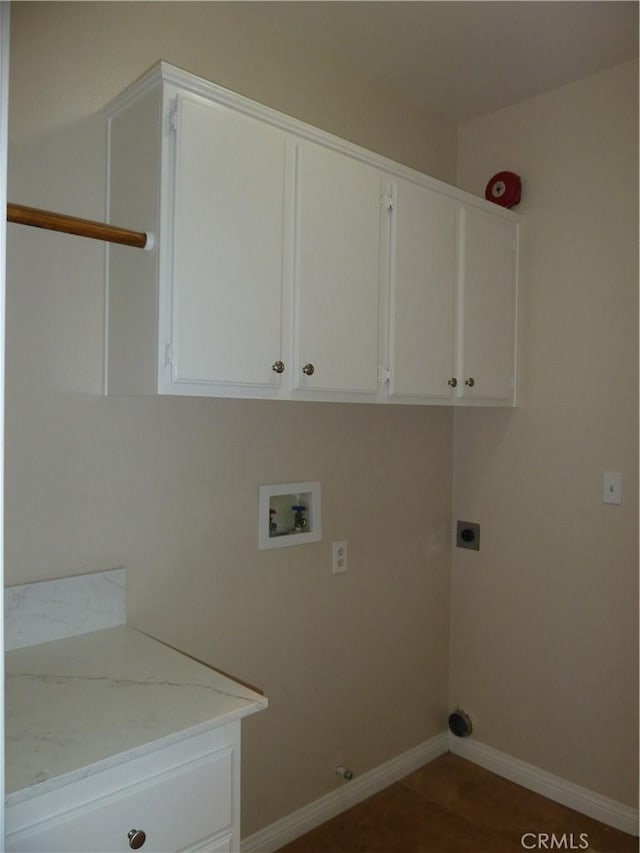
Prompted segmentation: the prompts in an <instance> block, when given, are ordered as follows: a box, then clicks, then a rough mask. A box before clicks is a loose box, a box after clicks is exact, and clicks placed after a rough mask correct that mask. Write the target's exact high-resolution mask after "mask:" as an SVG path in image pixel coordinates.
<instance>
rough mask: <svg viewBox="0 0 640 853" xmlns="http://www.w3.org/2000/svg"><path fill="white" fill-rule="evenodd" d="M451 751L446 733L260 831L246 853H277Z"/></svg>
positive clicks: (244, 848)
mask: <svg viewBox="0 0 640 853" xmlns="http://www.w3.org/2000/svg"><path fill="white" fill-rule="evenodd" d="M448 750H449V743H448V738H447V733H446V732H442V733H441V734H439V735H436V736H435V737H432V738H430V740H427V741H425V742H424V743H421V744H419V745H418V746H416V747H414V748H413V749H410V750H408V751H407V752H403V753H402V754H401V755H398V756H396V757H395V758H392V759H391V760H390V761H387V762H385V764H381V765H380V766H378V767H374V769H373V770H369V771H368V772H367V773H363V774H362V776H356V777H355V778H354V779H352V780H351V781H350V782H344V783H342V784H341V785H340V787H339V788H336V789H335V791H331V792H330V793H329V794H326V795H325V796H324V797H320V799H319V800H315V801H314V802H313V803H309V805H307V806H303V808H301V809H298V810H297V811H295V812H292V814H290V815H287V816H286V817H283V818H282V819H281V820H278V821H276V822H275V823H272V824H271V825H270V826H267V827H265V828H264V829H261V830H260V831H259V832H256V833H254V834H253V835H250V836H249V837H248V838H244V839H243V840H242V844H241V850H242V853H273V851H274V850H278V849H279V848H280V847H283V846H284V845H285V844H288V843H289V842H290V841H294V840H295V839H296V838H299V837H300V836H301V835H304V834H305V833H306V832H310V831H311V830H312V829H315V827H316V826H319V825H320V824H321V823H324V822H325V821H327V820H329V819H330V818H332V817H335V816H336V815H338V814H340V813H341V812H344V811H346V810H347V809H350V808H351V807H352V806H355V805H357V804H358V803H360V802H362V800H366V799H367V797H371V796H372V795H373V794H377V793H378V791H381V790H382V789H383V788H386V787H388V786H389V785H391V784H393V783H394V782H397V781H398V779H402V778H403V776H407V775H408V774H409V773H412V772H413V771H414V770H417V769H418V767H422V766H423V765H424V764H427V763H428V762H429V761H433V760H434V758H438V756H440V755H443V754H444V753H445V752H448Z"/></svg>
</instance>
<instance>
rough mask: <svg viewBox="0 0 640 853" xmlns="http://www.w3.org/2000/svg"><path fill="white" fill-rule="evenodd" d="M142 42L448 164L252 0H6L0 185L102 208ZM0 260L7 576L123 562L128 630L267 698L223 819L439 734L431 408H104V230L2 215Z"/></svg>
mask: <svg viewBox="0 0 640 853" xmlns="http://www.w3.org/2000/svg"><path fill="white" fill-rule="evenodd" d="M160 57H162V58H164V59H166V60H168V61H170V62H173V63H175V64H177V65H179V66H182V67H184V68H186V69H188V70H190V71H193V72H196V73H198V74H201V75H203V76H205V77H207V78H209V79H212V80H214V81H216V82H217V83H219V84H222V85H224V86H228V87H229V88H232V89H236V90H238V91H240V92H241V93H243V94H246V95H249V96H251V97H254V98H255V99H257V100H260V101H263V102H264V103H267V104H269V105H271V106H274V107H276V108H278V109H281V110H283V111H285V112H289V113H291V114H293V115H295V116H297V117H300V118H302V119H304V120H306V121H308V122H310V123H313V124H316V125H318V126H320V127H322V128H324V129H327V130H330V131H332V132H335V133H337V134H339V135H341V136H343V137H346V138H348V139H351V140H353V141H355V142H357V143H359V144H362V145H365V146H366V147H369V148H372V149H374V150H376V151H378V152H380V153H382V154H385V155H387V156H390V157H392V158H394V159H396V160H400V161H402V162H405V163H408V164H409V165H412V166H414V167H417V168H420V169H423V170H424V171H427V172H429V173H431V174H432V175H434V176H435V177H438V178H441V179H443V180H449V181H451V180H453V178H454V177H455V159H456V130H455V128H454V127H453V126H451V125H447V124H445V123H438V122H435V121H434V120H432V119H431V118H429V117H428V116H425V115H424V114H422V113H420V112H419V111H417V110H416V109H415V108H413V107H412V106H410V105H409V104H408V103H403V102H402V101H400V100H398V98H397V97H395V96H392V95H391V94H389V93H388V92H385V91H383V90H380V89H378V88H376V87H374V86H373V85H370V84H369V83H368V82H367V81H366V80H363V79H361V78H360V77H359V76H358V74H357V72H356V71H355V70H354V69H352V68H350V67H348V66H346V65H345V64H344V63H340V62H339V61H337V60H336V59H335V58H333V57H331V56H329V55H326V54H322V53H320V52H319V51H318V50H317V49H316V48H315V46H313V45H310V44H303V43H299V42H297V41H294V40H291V39H289V38H287V37H286V36H285V35H283V34H280V33H278V32H275V31H274V32H271V31H266V30H264V29H261V28H260V27H259V26H258V25H257V24H256V23H255V21H254V19H253V14H252V8H251V4H244V3H237V4H226V3H213V4H209V3H196V4H187V3H179V4H170V3H159V4H155V3H142V4H140V5H138V4H134V3H107V4H98V3H88V4H85V3H66V4H55V3H17V4H14V6H13V9H12V44H11V60H12V66H11V99H10V100H11V103H10V135H11V140H10V142H11V148H10V170H9V189H10V198H11V200H12V201H14V202H18V203H22V204H33V205H36V206H42V207H48V208H51V209H54V210H60V211H62V212H68V213H75V214H77V215H80V216H88V217H92V218H98V219H99V218H102V216H103V210H104V176H105V145H104V125H103V121H102V119H101V117H100V116H99V115H98V110H99V109H100V107H101V106H102V105H103V104H105V103H106V102H107V101H109V99H111V98H112V97H113V96H114V95H115V94H117V92H118V91H119V90H121V89H122V88H124V87H125V86H126V85H127V84H128V83H130V82H131V81H132V80H133V79H135V78H136V77H137V76H138V75H139V74H141V73H142V72H143V71H144V70H146V69H147V68H148V67H149V66H150V65H151V64H153V63H154V62H155V61H156V60H157V59H158V58H160ZM141 227H144V223H141ZM8 251H9V264H8V307H7V312H8V330H7V346H8V351H7V470H6V493H7V497H6V519H7V520H6V579H7V583H9V584H16V583H23V582H27V581H34V580H39V579H45V578H51V577H58V576H62V575H69V574H74V573H81V572H84V571H90V570H99V569H105V568H109V567H112V566H118V565H125V566H127V567H128V569H129V578H130V590H129V594H130V616H131V621H132V622H133V624H135V625H137V626H139V627H141V628H143V629H144V630H147V631H149V632H150V633H152V634H156V635H158V636H160V637H162V638H163V639H165V640H166V641H168V642H169V643H172V644H174V645H177V646H179V647H181V648H183V649H185V650H186V651H187V652H189V653H191V654H193V655H196V656H197V657H200V658H202V659H204V660H206V661H209V662H210V663H212V664H213V665H216V666H218V667H220V668H221V669H223V670H227V671H230V672H233V673H235V674H237V675H238V676H239V677H241V678H244V679H247V680H249V681H252V682H253V683H256V684H258V685H261V686H262V687H263V688H264V689H265V691H266V693H267V694H268V696H269V699H270V703H271V705H270V709H269V710H268V711H267V712H265V713H263V714H260V715H257V716H256V717H253V718H251V719H249V720H247V721H246V724H245V725H244V734H245V752H244V785H243V788H244V797H243V805H244V820H243V831H244V833H245V834H249V833H251V832H253V831H255V830H257V829H258V828H260V827H262V826H264V825H265V824H268V823H269V822H271V821H273V820H276V819H277V818H279V817H281V816H283V815H285V814H287V813H288V812H290V811H292V810H293V809H295V808H297V807H299V806H302V805H303V804H305V803H307V802H309V801H310V800H313V799H315V798H317V797H319V796H321V795H322V794H324V793H326V792H328V791H329V790H331V789H333V788H334V787H336V786H337V785H338V784H341V783H339V781H338V779H337V777H336V776H335V775H334V773H333V768H334V766H335V764H336V763H338V762H339V761H344V762H345V763H346V764H347V765H349V766H352V767H353V768H354V770H355V771H356V773H360V772H363V771H365V770H367V769H369V768H371V767H373V766H375V765H377V764H379V763H381V762H383V761H385V760H386V759H388V758H390V757H392V756H394V755H396V754H398V753H399V752H401V751H402V750H405V749H408V748H410V747H412V746H414V745H416V744H418V743H420V742H422V741H424V740H426V739H427V738H429V737H431V736H432V735H435V734H436V733H439V732H440V731H442V730H443V728H444V726H445V721H446V712H447V667H448V661H447V642H448V640H447V638H448V595H449V578H448V571H449V562H450V552H449V546H448V525H449V520H450V507H451V445H452V415H451V412H450V411H449V410H446V409H438V408H427V409H423V408H405V407H397V408H391V407H389V408H384V407H373V406H355V405H344V406H337V405H328V404H316V405H313V404H286V403H270V402H251V401H227V400H206V399H104V398H103V397H102V396H101V387H102V385H101V383H102V370H103V357H102V349H103V332H102V324H103V273H104V250H103V248H102V246H101V245H100V244H97V243H91V242H90V241H83V240H81V239H79V238H73V237H67V236H63V235H55V234H49V233H45V232H42V231H35V230H31V229H26V228H19V227H18V226H14V225H12V226H9V235H8ZM294 480H320V481H321V483H322V495H323V507H322V508H323V533H324V539H323V542H322V543H319V544H314V545H309V546H305V547H298V548H287V549H283V550H281V551H280V550H278V551H269V552H260V553H258V551H257V492H258V485H259V484H260V483H274V482H288V481H294ZM336 539H346V540H348V543H349V570H348V572H347V573H346V574H343V575H337V576H332V575H331V542H332V541H333V540H336Z"/></svg>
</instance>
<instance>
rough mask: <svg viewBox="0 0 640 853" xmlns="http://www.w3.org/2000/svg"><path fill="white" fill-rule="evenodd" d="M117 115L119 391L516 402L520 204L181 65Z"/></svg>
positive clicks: (113, 113) (113, 270) (112, 317)
mask: <svg viewBox="0 0 640 853" xmlns="http://www.w3.org/2000/svg"><path fill="white" fill-rule="evenodd" d="M106 115H107V121H108V148H109V188H108V198H109V209H108V218H109V220H110V221H112V222H114V223H116V224H119V225H123V226H125V227H130V228H135V229H137V230H147V231H153V232H154V235H155V245H154V247H153V248H152V249H151V251H148V252H147V251H145V252H141V251H140V250H136V249H131V248H127V247H122V246H110V247H109V262H108V300H107V304H108V311H107V314H108V316H107V335H106V338H107V347H108V353H107V392H108V393H109V394H115V395H117V394H190V395H204V396H225V397H253V398H272V399H289V400H295V399H299V400H332V401H348V402H351V401H353V402H377V403H410V404H411V403H413V404H416V403H417V404H434V403H436V404H463V405H467V404H470V405H482V404H485V405H514V403H515V380H516V317H517V272H518V231H519V218H518V217H517V216H516V215H515V214H513V213H511V212H510V211H506V210H503V209H501V208H498V207H497V206H496V205H493V204H490V203H489V202H486V201H485V200H484V199H479V198H475V197H474V196H471V195H469V194H468V193H464V192H462V191H460V190H458V189H456V188H454V187H450V186H448V185H446V184H443V183H441V182H439V181H435V180H433V179H432V178H429V177H428V176H426V175H422V174H421V173H419V172H416V171H414V170H412V169H409V168H407V167H404V166H401V165H399V164H397V163H394V162H392V161H390V160H388V159H386V158H384V157H380V156H378V155H376V154H373V153H371V152H369V151H366V150H364V149H362V148H359V147H358V146H355V145H352V144H350V143H348V142H345V141H343V140H340V139H338V138H336V137H334V136H331V135H330V134H328V133H324V132H323V131H320V130H317V129H315V128H312V127H310V126H309V125H306V124H304V123H302V122H299V121H296V120H294V119H291V118H290V117H288V116H285V115H283V114H281V113H278V112H276V111H274V110H271V109H268V108H266V107H263V106H261V105H260V104H257V103H255V102H254V101H250V100H248V99H246V98H243V97H240V96H238V95H235V94H233V93H231V92H229V91H227V90H225V89H222V88H220V87H218V86H215V85H214V84H212V83H209V82H207V81H205V80H202V79H201V78H198V77H195V76H193V75H191V74H187V73H186V72H183V71H180V70H179V69H176V68H173V67H172V66H170V65H167V64H166V63H159V64H158V65H157V66H156V67H155V68H154V69H152V70H151V71H150V72H149V73H148V74H147V75H145V77H143V78H141V80H140V81H138V82H137V83H136V84H134V85H133V86H132V87H130V88H129V89H128V90H127V91H126V92H124V93H123V94H122V95H121V96H119V97H118V98H117V99H116V100H115V101H114V102H113V103H112V104H111V105H110V106H109V107H108V108H107V110H106Z"/></svg>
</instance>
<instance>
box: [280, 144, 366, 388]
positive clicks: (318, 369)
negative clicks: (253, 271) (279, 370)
mask: <svg viewBox="0 0 640 853" xmlns="http://www.w3.org/2000/svg"><path fill="white" fill-rule="evenodd" d="M380 187H381V183H380V174H379V172H377V171H376V170H375V169H374V168H372V167H371V166H367V165H365V164H363V163H361V162H359V161H358V160H355V159H353V158H351V157H347V156H346V155H343V154H340V153H338V152H335V151H332V150H329V149H327V148H324V147H322V146H320V145H316V144H313V143H310V142H300V143H299V144H298V146H297V156H296V234H295V248H294V250H295V263H294V276H295V282H294V286H295V292H294V301H295V321H294V326H295V374H294V375H295V377H296V379H295V383H294V384H295V387H296V388H299V389H308V390H316V389H319V390H322V391H347V392H355V393H362V392H364V393H367V394H375V393H376V390H377V384H378V291H379V284H380V223H381V201H380ZM306 365H309V367H306V370H307V373H306V374H305V373H304V372H303V370H304V369H305V366H306ZM311 371H313V372H311Z"/></svg>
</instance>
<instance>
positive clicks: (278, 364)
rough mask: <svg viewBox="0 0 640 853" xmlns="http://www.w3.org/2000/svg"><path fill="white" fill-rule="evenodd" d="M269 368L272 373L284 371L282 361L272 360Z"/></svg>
mask: <svg viewBox="0 0 640 853" xmlns="http://www.w3.org/2000/svg"><path fill="white" fill-rule="evenodd" d="M271 370H273V372H274V373H284V361H279V360H278V361H274V362H273V364H272V365H271Z"/></svg>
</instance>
